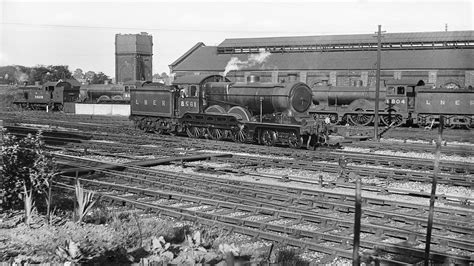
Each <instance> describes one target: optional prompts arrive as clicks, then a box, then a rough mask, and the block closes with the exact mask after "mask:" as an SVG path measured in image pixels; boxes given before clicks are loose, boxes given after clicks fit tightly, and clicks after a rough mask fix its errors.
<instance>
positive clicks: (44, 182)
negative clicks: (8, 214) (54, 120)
mask: <svg viewBox="0 0 474 266" xmlns="http://www.w3.org/2000/svg"><path fill="white" fill-rule="evenodd" d="M2 159H3V165H2V169H1V174H2V180H1V182H0V183H1V185H2V186H1V188H0V195H2V207H3V208H4V209H19V208H21V207H23V199H24V195H23V192H24V191H23V190H24V188H23V186H26V190H27V191H32V196H33V198H36V197H37V196H38V195H40V194H44V195H45V194H47V193H48V188H49V186H50V185H51V179H52V178H53V177H54V175H55V166H54V164H53V160H52V156H51V155H50V154H48V153H46V152H45V151H44V142H43V140H42V136H41V132H40V133H38V134H36V135H34V136H32V135H30V134H29V135H28V136H26V137H25V138H22V139H19V138H17V137H15V136H13V135H10V134H5V136H4V139H3V146H2Z"/></svg>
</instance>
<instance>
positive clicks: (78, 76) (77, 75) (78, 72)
mask: <svg viewBox="0 0 474 266" xmlns="http://www.w3.org/2000/svg"><path fill="white" fill-rule="evenodd" d="M72 76H73V77H74V78H75V79H77V80H79V79H83V78H84V72H83V71H82V69H80V68H76V70H74V74H72Z"/></svg>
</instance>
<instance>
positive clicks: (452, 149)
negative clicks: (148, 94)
mask: <svg viewBox="0 0 474 266" xmlns="http://www.w3.org/2000/svg"><path fill="white" fill-rule="evenodd" d="M3 115H5V122H9V123H15V122H17V123H32V124H35V123H36V124H39V123H41V124H47V125H51V126H70V127H75V128H78V129H81V130H91V131H95V132H97V131H105V132H108V133H114V132H117V131H120V132H126V133H131V134H137V133H138V134H141V135H144V134H143V133H141V132H139V131H137V130H134V129H133V126H132V123H131V122H130V121H129V120H128V119H127V118H123V117H107V116H94V117H93V116H89V115H72V114H64V113H53V114H51V113H44V112H26V113H11V112H4V113H3ZM404 131H409V132H413V134H415V135H417V136H420V137H421V139H424V140H427V141H432V140H433V139H434V138H435V137H436V136H434V137H430V138H428V139H426V138H423V137H426V136H427V135H430V134H428V133H429V132H424V134H419V131H420V130H415V129H411V128H404V129H403V130H402V131H401V129H400V130H398V129H397V133H396V134H395V135H397V136H398V135H400V134H401V132H404ZM449 132H451V131H449ZM454 133H459V131H453V135H456V134H454ZM463 133H464V132H463ZM413 134H411V135H410V136H406V137H408V138H412V137H413ZM431 135H432V134H431ZM431 135H430V136H431ZM464 135H466V138H467V140H468V141H470V140H472V134H469V131H468V132H467V133H464ZM444 137H445V138H446V141H445V142H444V143H445V145H444V146H443V149H442V152H443V153H444V154H448V155H463V156H472V154H473V151H472V150H473V149H471V148H470V147H465V146H461V145H455V144H451V143H450V142H453V141H459V137H451V134H447V135H445V136H444ZM349 145H350V146H355V147H365V148H368V149H372V150H387V149H389V150H394V151H406V152H410V151H416V152H433V149H434V147H433V145H428V144H426V145H425V144H420V143H407V144H406V143H401V142H399V143H390V142H386V141H385V142H382V143H380V144H379V143H375V142H355V143H353V144H349Z"/></svg>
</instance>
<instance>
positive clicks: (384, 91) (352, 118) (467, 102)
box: [309, 80, 474, 128]
mask: <svg viewBox="0 0 474 266" xmlns="http://www.w3.org/2000/svg"><path fill="white" fill-rule="evenodd" d="M312 95H313V98H312V99H313V103H314V105H313V106H312V107H311V109H310V110H309V112H310V114H312V115H313V116H314V117H316V118H319V119H321V118H326V117H329V118H330V120H331V122H332V123H350V124H353V125H357V126H366V125H369V124H371V123H375V121H374V117H375V116H374V110H375V88H371V87H363V86H353V87H338V86H314V87H313V88H312ZM473 95H474V91H473V90H472V89H464V90H442V89H433V87H431V86H426V85H425V84H424V82H423V81H410V80H391V81H387V82H385V84H384V86H382V87H381V88H380V97H379V110H380V112H379V117H380V121H379V123H381V124H383V125H387V126H388V125H392V126H399V125H402V124H414V125H420V126H427V125H430V124H432V123H434V122H435V121H438V120H439V114H444V115H445V125H447V126H449V127H452V128H454V127H464V128H467V127H472V125H473V122H474V108H473V105H474V99H473Z"/></svg>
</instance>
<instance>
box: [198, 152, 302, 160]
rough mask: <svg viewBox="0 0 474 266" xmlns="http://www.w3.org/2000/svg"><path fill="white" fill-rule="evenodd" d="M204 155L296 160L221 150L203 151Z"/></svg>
mask: <svg viewBox="0 0 474 266" xmlns="http://www.w3.org/2000/svg"><path fill="white" fill-rule="evenodd" d="M202 152H204V153H219V154H220V153H222V154H232V155H238V156H247V157H257V158H270V159H279V160H294V158H291V157H287V156H272V155H262V154H254V153H244V152H228V151H219V150H202Z"/></svg>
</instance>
